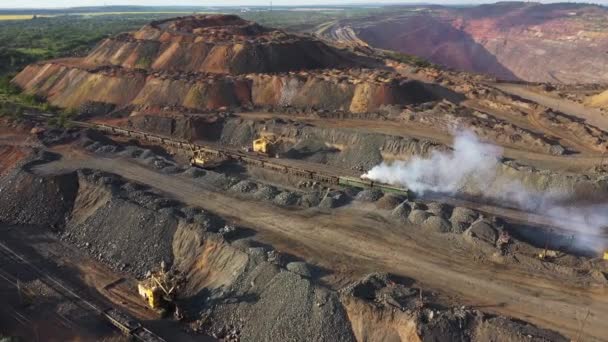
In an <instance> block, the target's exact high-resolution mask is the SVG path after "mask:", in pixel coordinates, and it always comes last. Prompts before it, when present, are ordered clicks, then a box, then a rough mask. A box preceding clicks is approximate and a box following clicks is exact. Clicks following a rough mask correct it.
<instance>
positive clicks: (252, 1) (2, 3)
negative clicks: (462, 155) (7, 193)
mask: <svg viewBox="0 0 608 342" xmlns="http://www.w3.org/2000/svg"><path fill="white" fill-rule="evenodd" d="M497 1H498V0H497ZM563 1H564V2H565V0H563ZM606 1H607V0H600V1H598V0H595V1H593V2H594V3H605V2H606ZM408 2H409V3H421V2H425V3H446V4H447V3H450V4H454V3H459V4H462V3H484V2H495V1H483V0H426V1H421V0H413V1H407V0H382V1H373V0H273V4H274V5H276V6H285V5H290V6H298V5H340V4H354V3H366V4H380V3H387V4H388V3H408ZM540 2H556V1H540ZM269 3H270V0H210V1H201V0H172V1H167V0H0V8H64V7H81V6H103V5H141V6H222V5H223V6H255V5H262V6H266V5H268V4H269Z"/></svg>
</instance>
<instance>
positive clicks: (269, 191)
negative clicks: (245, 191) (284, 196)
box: [253, 185, 279, 201]
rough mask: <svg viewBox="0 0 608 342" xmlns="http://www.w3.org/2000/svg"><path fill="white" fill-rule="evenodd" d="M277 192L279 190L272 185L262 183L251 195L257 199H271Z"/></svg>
mask: <svg viewBox="0 0 608 342" xmlns="http://www.w3.org/2000/svg"><path fill="white" fill-rule="evenodd" d="M278 194H279V190H277V188H276V187H274V186H272V185H262V186H259V187H258V191H256V192H255V194H254V195H253V197H254V198H256V199H258V200H264V201H271V200H272V199H274V197H275V196H276V195H278Z"/></svg>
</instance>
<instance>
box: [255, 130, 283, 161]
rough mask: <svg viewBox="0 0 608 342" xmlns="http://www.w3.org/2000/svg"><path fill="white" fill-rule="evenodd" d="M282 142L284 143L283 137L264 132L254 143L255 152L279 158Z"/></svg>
mask: <svg viewBox="0 0 608 342" xmlns="http://www.w3.org/2000/svg"><path fill="white" fill-rule="evenodd" d="M281 142H283V137H280V136H277V135H276V134H274V133H270V132H262V133H261V134H260V137H259V138H258V139H255V140H254V141H253V152H257V153H261V154H265V155H267V156H274V157H276V158H278V155H279V154H278V149H279V144H280V143H281Z"/></svg>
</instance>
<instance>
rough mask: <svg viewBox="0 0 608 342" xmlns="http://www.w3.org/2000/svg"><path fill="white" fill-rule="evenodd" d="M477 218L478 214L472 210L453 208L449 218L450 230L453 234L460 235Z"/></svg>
mask: <svg viewBox="0 0 608 342" xmlns="http://www.w3.org/2000/svg"><path fill="white" fill-rule="evenodd" d="M478 217H479V214H478V213H476V212H475V211H474V210H471V209H469V208H464V207H455V208H454V210H452V216H451V217H450V222H451V223H452V230H453V231H454V232H455V233H462V232H464V231H465V230H466V229H467V228H469V226H471V224H472V223H473V222H475V220H476V219H477V218H478Z"/></svg>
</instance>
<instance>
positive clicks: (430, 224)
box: [422, 215, 452, 233]
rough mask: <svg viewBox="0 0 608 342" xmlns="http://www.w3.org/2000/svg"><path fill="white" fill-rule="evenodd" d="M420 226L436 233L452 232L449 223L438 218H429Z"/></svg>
mask: <svg viewBox="0 0 608 342" xmlns="http://www.w3.org/2000/svg"><path fill="white" fill-rule="evenodd" d="M422 226H423V227H424V228H425V229H428V230H431V231H434V232H438V233H448V232H450V231H452V225H451V224H450V222H449V221H448V220H446V219H444V218H442V217H440V216H435V215H433V216H430V217H429V218H427V219H426V220H425V221H424V222H423V223H422Z"/></svg>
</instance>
